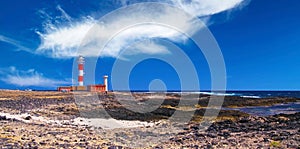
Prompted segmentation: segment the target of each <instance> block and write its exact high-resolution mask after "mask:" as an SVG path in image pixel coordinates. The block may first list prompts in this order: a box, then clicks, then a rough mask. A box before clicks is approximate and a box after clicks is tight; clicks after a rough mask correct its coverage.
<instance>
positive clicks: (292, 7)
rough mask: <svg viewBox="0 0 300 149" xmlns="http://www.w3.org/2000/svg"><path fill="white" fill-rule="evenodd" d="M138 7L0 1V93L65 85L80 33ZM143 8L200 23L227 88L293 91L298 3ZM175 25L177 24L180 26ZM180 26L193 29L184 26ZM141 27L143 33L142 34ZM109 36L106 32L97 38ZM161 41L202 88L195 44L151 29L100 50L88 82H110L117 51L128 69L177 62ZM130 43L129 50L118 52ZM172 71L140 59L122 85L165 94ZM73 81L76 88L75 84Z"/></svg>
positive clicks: (176, 2) (298, 75) (173, 81)
mask: <svg viewBox="0 0 300 149" xmlns="http://www.w3.org/2000/svg"><path fill="white" fill-rule="evenodd" d="M139 2H145V1H137V0H131V1H130V0H129V1H127V0H113V1H94V0H87V1H72V0H71V1H52V0H47V1H38V0H30V1H16V0H11V1H1V2H0V11H1V13H0V49H1V55H0V61H1V65H0V88H2V89H27V88H32V89H55V88H56V86H58V85H71V84H72V77H73V76H72V68H73V61H74V58H76V56H77V55H78V53H77V52H76V49H77V48H78V46H80V43H81V42H80V41H82V38H83V37H84V35H85V34H86V32H87V31H88V30H89V29H90V28H91V27H92V26H93V25H94V24H95V22H96V21H97V20H99V19H100V18H101V17H102V16H104V15H106V14H107V13H109V12H113V11H114V10H116V9H118V8H120V7H124V6H128V5H132V4H134V3H139ZM147 2H149V0H148V1H147ZM150 2H162V3H167V4H170V5H173V6H175V7H179V8H180V9H182V10H183V11H184V10H185V11H187V13H190V14H192V15H194V16H197V17H198V18H199V19H201V20H202V21H203V22H204V23H205V24H206V25H207V27H208V28H209V29H210V31H211V33H212V34H213V36H214V38H215V39H216V41H217V42H218V44H219V47H220V49H221V51H222V54H223V57H224V61H225V64H226V72H227V76H226V80H227V89H228V90H299V89H300V83H299V82H300V69H299V66H300V59H299V56H300V38H299V35H300V19H299V18H300V10H299V8H300V1H298V0H276V1H274V0H273V1H272V0H224V1H222V2H219V1H215V0H198V1H196V0H195V1H194V0H192V1H191V0H189V1H187V2H182V1H180V0H154V1H150ZM139 15H141V16H146V15H148V14H139ZM155 15H157V16H160V15H161V17H162V18H163V17H167V18H170V19H171V18H172V17H175V18H176V14H167V13H159V11H158V14H155ZM136 16H137V17H138V14H134V13H132V16H128V18H134V17H136ZM170 16H171V17H170ZM150 17H151V16H150ZM111 19H112V21H111V20H109V21H110V22H109V21H108V22H109V23H110V24H109V23H108V24H107V25H108V26H116V25H118V24H121V23H122V21H126V19H127V18H124V19H123V18H121V19H115V18H111ZM122 19H123V20H122ZM134 19H136V18H134ZM118 21H119V22H118ZM170 21H171V20H170ZM181 21H182V22H183V23H184V21H186V20H184V19H182V20H181ZM184 25H185V24H184ZM186 28H187V30H191V29H193V28H192V27H191V26H187V27H186ZM145 29H149V30H150V31H149V32H145ZM109 34H110V32H109V31H107V32H106V33H103V34H101V37H102V36H108V35H109ZM133 35H135V36H133ZM109 36H110V35H109ZM132 37H133V38H134V39H132ZM149 37H151V38H149ZM145 38H147V40H146V42H142V43H141V44H136V39H145ZM148 38H149V39H148ZM162 40H168V41H170V42H173V43H174V44H175V45H177V46H178V47H180V48H181V49H182V50H183V51H184V52H185V53H186V54H187V56H188V57H189V58H190V59H191V61H192V62H193V64H194V67H195V69H196V71H197V73H198V75H199V82H200V85H201V89H203V90H207V89H210V87H211V85H210V84H211V77H210V72H209V68H208V64H207V61H206V60H205V58H204V56H203V54H202V53H201V52H199V49H198V48H197V47H196V46H195V44H194V43H193V42H192V41H191V40H190V39H182V38H181V36H179V35H177V34H175V33H173V32H172V31H169V30H168V29H161V28H156V27H154V26H141V27H137V28H134V29H132V30H130V31H128V32H125V33H124V34H122V35H120V36H119V38H117V39H116V40H115V41H113V42H112V44H111V45H110V46H109V47H108V48H107V49H106V50H104V52H103V56H101V57H99V58H98V62H97V67H96V71H95V76H96V83H102V76H103V75H104V74H108V75H109V76H110V73H111V71H112V67H113V64H114V62H115V61H116V59H118V58H120V57H118V56H119V55H120V53H125V54H123V56H124V57H123V56H121V57H122V58H124V60H123V61H124V63H130V62H132V59H133V58H134V57H141V56H145V55H151V56H153V55H163V56H166V57H174V59H178V61H180V59H181V57H176V56H175V55H174V54H173V53H172V51H171V52H170V47H169V46H168V45H164V44H161V43H162V42H161V41H162ZM130 45H135V46H133V48H131V49H130V48H129V49H128V48H126V47H127V46H130ZM124 51H125V52H124ZM93 53H94V52H93V51H90V52H88V51H87V52H85V53H84V54H86V57H87V61H89V57H91V60H92V59H95V57H93V56H94V55H93ZM121 55H122V54H121ZM121 60H122V59H121ZM183 67H184V66H183ZM175 69H176V68H172V67H171V66H170V65H169V64H168V63H166V62H163V61H160V60H157V59H148V60H145V61H142V62H141V63H139V64H137V65H136V66H135V67H134V69H133V70H132V71H131V74H130V78H129V79H128V81H129V84H130V89H132V90H147V89H148V87H149V84H150V83H151V81H152V80H155V79H160V80H162V81H164V83H165V84H166V86H167V89H169V90H180V89H181V88H180V81H179V80H180V79H179V76H178V74H176V73H177V72H176V70H175ZM187 73H189V72H187ZM86 75H89V74H86ZM224 77H225V76H224ZM74 79H76V77H74ZM73 83H75V84H76V81H74V82H73ZM91 83H93V82H92V81H91V80H89V79H86V84H91ZM110 88H111V85H110Z"/></svg>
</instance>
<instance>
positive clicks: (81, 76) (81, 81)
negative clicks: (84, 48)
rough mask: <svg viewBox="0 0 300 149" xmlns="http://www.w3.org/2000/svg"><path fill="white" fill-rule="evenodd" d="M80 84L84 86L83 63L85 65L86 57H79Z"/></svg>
mask: <svg viewBox="0 0 300 149" xmlns="http://www.w3.org/2000/svg"><path fill="white" fill-rule="evenodd" d="M77 62H78V86H83V74H84V72H83V65H84V57H83V56H79V57H78V61H77Z"/></svg>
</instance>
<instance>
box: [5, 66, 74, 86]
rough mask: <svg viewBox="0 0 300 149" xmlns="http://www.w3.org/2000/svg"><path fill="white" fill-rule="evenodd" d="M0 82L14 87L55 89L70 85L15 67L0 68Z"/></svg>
mask: <svg viewBox="0 0 300 149" xmlns="http://www.w3.org/2000/svg"><path fill="white" fill-rule="evenodd" d="M0 74H1V76H2V77H1V79H0V80H1V81H3V82H5V83H7V84H12V85H16V86H22V87H26V86H39V87H56V86H58V85H64V84H70V81H67V80H63V81H61V80H56V79H51V78H47V77H45V76H44V75H43V74H42V73H39V72H37V71H36V70H34V69H29V70H18V69H17V68H16V67H14V66H11V67H9V68H1V69H0Z"/></svg>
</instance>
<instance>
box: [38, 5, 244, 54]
mask: <svg viewBox="0 0 300 149" xmlns="http://www.w3.org/2000/svg"><path fill="white" fill-rule="evenodd" d="M158 1H159V2H164V3H168V4H172V5H174V6H177V7H179V8H181V9H183V10H185V11H186V12H188V13H190V14H192V15H194V16H197V17H199V18H201V17H202V18H203V20H207V18H208V17H209V16H211V15H214V14H217V13H220V12H224V11H227V10H231V9H233V8H236V7H238V6H240V5H241V4H242V3H243V2H244V1H247V0H222V1H220V0H158ZM121 3H122V4H124V5H125V4H126V5H127V4H130V3H134V2H133V1H132V2H130V1H127V0H122V1H121ZM57 9H58V10H59V11H61V12H62V16H64V18H67V20H69V21H70V22H69V24H67V25H65V24H63V25H54V24H53V23H51V22H53V21H45V22H46V23H45V24H46V25H45V28H44V30H43V31H40V32H37V33H38V34H39V35H40V39H41V44H40V46H39V47H38V48H37V53H39V54H46V55H48V56H50V57H53V58H70V57H76V56H78V55H79V54H80V55H84V56H91V57H92V56H98V52H99V47H101V46H100V45H101V44H104V43H101V41H102V40H103V39H105V38H107V37H108V36H111V35H113V34H114V33H115V31H116V29H119V28H120V26H122V25H123V24H124V23H125V24H126V22H130V21H131V20H143V18H145V17H148V18H150V19H152V21H153V22H155V21H158V22H159V21H160V20H168V21H170V22H172V21H173V22H180V23H182V24H180V26H181V27H182V28H183V29H184V30H187V31H192V30H193V29H194V27H193V25H192V23H191V20H190V17H187V16H178V14H174V13H173V12H170V11H168V10H155V11H152V12H149V11H146V10H145V11H144V12H141V13H135V12H132V13H130V15H129V16H128V14H129V13H128V14H127V16H122V14H119V16H116V17H112V18H111V19H107V20H106V22H105V23H102V24H101V23H97V21H96V19H94V18H92V17H90V16H87V17H84V18H82V19H80V20H79V21H78V20H77V21H71V20H72V18H71V17H70V16H69V15H68V14H67V13H66V12H65V11H64V10H63V9H62V7H60V6H58V7H57ZM129 11H130V10H129ZM52 19H53V18H52ZM178 19H180V21H178ZM91 28H99V29H101V31H102V32H101V33H93V34H88V36H87V33H88V31H89V30H90V29H91ZM145 38H168V39H170V40H172V41H182V40H184V39H185V38H186V37H184V36H182V35H180V34H179V33H178V32H177V31H175V30H173V29H170V28H167V27H165V26H159V25H157V24H146V25H137V26H135V27H132V28H128V29H126V30H123V31H122V32H120V33H118V36H116V37H115V38H113V39H112V40H111V41H110V43H109V44H108V45H107V46H106V47H105V48H104V49H103V51H101V55H100V56H108V57H117V56H118V55H119V54H120V53H121V51H122V50H123V49H124V48H125V47H128V46H130V44H132V43H134V42H137V41H139V40H143V39H145ZM155 44H157V43H156V42H152V43H151V45H152V47H153V46H154V45H155ZM79 46H81V47H85V50H84V51H81V53H77V48H78V47H79ZM157 46H159V45H156V47H157ZM159 49H162V50H161V51H159V50H156V49H153V50H155V52H153V51H152V50H150V49H149V48H139V49H136V50H138V51H133V50H132V53H128V52H126V53H127V54H129V55H130V54H135V53H137V54H138V53H144V54H164V53H165V50H166V48H159Z"/></svg>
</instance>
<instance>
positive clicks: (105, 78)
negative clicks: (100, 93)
mask: <svg viewBox="0 0 300 149" xmlns="http://www.w3.org/2000/svg"><path fill="white" fill-rule="evenodd" d="M107 78H108V76H107V75H105V76H103V83H104V85H105V91H106V92H107V91H108V83H107Z"/></svg>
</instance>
